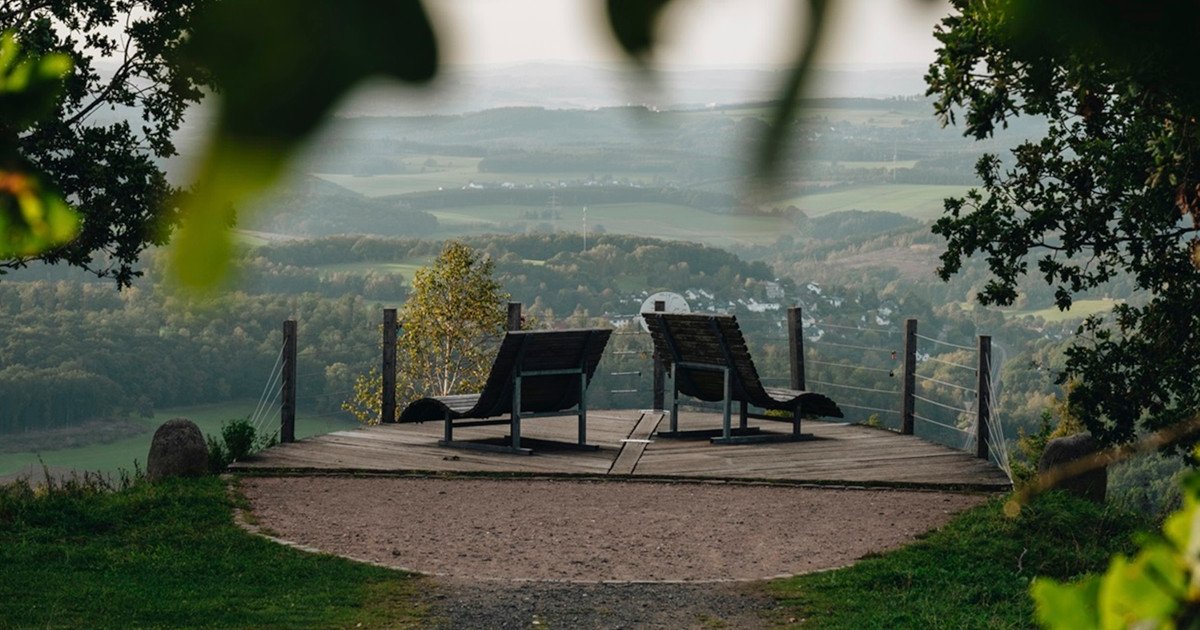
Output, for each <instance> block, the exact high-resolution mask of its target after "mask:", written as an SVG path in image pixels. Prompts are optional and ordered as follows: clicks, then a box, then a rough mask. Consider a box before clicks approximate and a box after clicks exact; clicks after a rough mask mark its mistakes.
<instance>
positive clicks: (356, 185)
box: [313, 156, 648, 197]
mask: <svg viewBox="0 0 1200 630" xmlns="http://www.w3.org/2000/svg"><path fill="white" fill-rule="evenodd" d="M436 159H438V160H441V159H443V158H442V157H440V156H438V157H437V158H436ZM447 159H448V158H447ZM455 159H457V160H473V163H470V164H468V163H465V162H464V163H461V164H458V165H455V166H451V167H447V168H441V169H437V170H429V171H426V172H424V173H395V174H387V175H366V176H360V175H345V174H340V173H313V175H314V176H316V177H319V178H321V179H323V180H325V181H327V182H331V183H334V184H337V185H338V186H341V187H343V188H348V189H350V190H353V191H354V192H356V193H359V194H361V195H363V196H365V197H385V196H388V195H401V194H405V193H414V192H425V191H430V190H438V189H440V188H462V187H463V186H466V185H467V184H469V183H471V182H475V183H477V184H494V185H500V184H503V183H505V182H508V183H511V184H517V185H522V186H523V185H525V184H539V183H542V182H557V181H559V180H566V181H571V180H586V179H588V178H589V177H592V176H595V175H600V174H601V173H597V172H595V171H588V172H582V171H580V172H574V171H568V172H561V173H481V172H479V166H478V163H479V160H480V158H455ZM603 174H604V175H611V176H613V177H615V178H619V179H630V180H635V181H642V180H646V179H648V177H647V175H646V174H645V173H641V172H633V171H630V172H617V173H612V172H607V171H606V172H604V173H603Z"/></svg>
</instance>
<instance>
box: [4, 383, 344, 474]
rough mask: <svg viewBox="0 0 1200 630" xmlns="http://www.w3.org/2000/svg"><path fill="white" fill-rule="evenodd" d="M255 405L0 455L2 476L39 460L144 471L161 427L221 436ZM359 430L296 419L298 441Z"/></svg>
mask: <svg viewBox="0 0 1200 630" xmlns="http://www.w3.org/2000/svg"><path fill="white" fill-rule="evenodd" d="M254 408H255V402H254V401H244V402H237V403H222V404H218V405H200V406H195V407H176V408H174V409H163V410H161V411H158V412H156V413H155V414H154V418H153V419H147V420H145V423H146V432H145V433H143V434H141V435H138V436H135V437H131V438H126V439H123V440H117V441H116V442H110V443H108V444H93V445H90V446H83V447H79V448H70V449H63V450H58V451H42V452H41V453H0V476H4V475H10V474H13V473H15V472H17V471H20V470H23V469H26V468H28V467H29V466H33V467H35V468H36V467H39V466H40V465H41V464H40V463H39V462H38V458H39V457H40V458H41V461H42V462H44V463H45V464H46V465H47V466H49V467H51V468H72V469H75V470H96V471H100V472H104V473H115V472H117V470H118V469H121V468H124V469H126V470H129V471H132V470H133V461H134V460H135V459H136V460H137V461H138V463H139V465H141V467H142V468H143V469H145V467H146V454H147V453H149V452H150V438H151V437H153V435H154V430H155V429H156V428H157V427H158V425H160V424H162V423H163V422H166V421H167V420H170V419H171V418H187V419H189V420H191V421H193V422H195V423H196V424H197V425H198V426H199V427H200V431H201V432H202V433H205V434H212V435H219V434H220V432H221V423H222V422H225V421H227V420H232V419H235V418H245V417H247V416H249V415H250V414H251V413H253V412H254ZM265 426H267V427H269V430H270V431H272V432H274V431H276V430H277V429H278V428H279V413H278V412H275V413H274V414H272V415H271V416H270V417H268V418H267V420H266V421H265ZM355 426H357V423H355V422H353V421H351V420H343V419H340V418H338V417H336V416H335V417H329V416H327V417H314V416H313V415H311V414H308V415H306V414H298V415H297V417H296V437H297V438H301V437H307V436H310V435H319V434H322V433H329V432H331V431H340V430H342V429H346V428H351V427H355Z"/></svg>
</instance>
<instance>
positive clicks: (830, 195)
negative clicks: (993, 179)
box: [776, 163, 972, 221]
mask: <svg viewBox="0 0 1200 630" xmlns="http://www.w3.org/2000/svg"><path fill="white" fill-rule="evenodd" d="M847 164H849V163H847ZM971 188H972V187H971V186H945V185H934V184H928V185H926V184H880V185H867V186H856V187H854V188H848V189H845V190H837V191H832V192H818V193H810V194H806V195H801V196H799V197H792V198H790V199H783V200H780V201H778V202H776V203H777V204H778V205H794V206H796V207H797V208H800V209H801V210H803V211H804V212H805V213H806V214H808V216H810V217H819V216H822V215H826V214H830V213H832V212H840V211H843V210H864V211H866V210H879V211H881V212H895V213H897V214H902V215H904V216H906V217H912V218H914V219H917V220H919V221H930V220H933V219H936V218H938V217H940V216H941V215H942V210H943V201H944V200H945V199H946V198H947V197H961V196H962V195H963V194H964V193H966V191H968V190H970V189H971Z"/></svg>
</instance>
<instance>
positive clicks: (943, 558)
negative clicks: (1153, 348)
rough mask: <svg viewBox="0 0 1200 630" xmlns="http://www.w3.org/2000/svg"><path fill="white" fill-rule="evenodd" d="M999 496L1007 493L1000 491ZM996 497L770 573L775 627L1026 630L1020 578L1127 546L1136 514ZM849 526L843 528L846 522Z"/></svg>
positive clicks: (1139, 522)
mask: <svg viewBox="0 0 1200 630" xmlns="http://www.w3.org/2000/svg"><path fill="white" fill-rule="evenodd" d="M1005 498H1007V497H1005ZM1005 498H1001V499H997V500H993V501H991V502H989V503H987V504H986V505H984V506H981V507H979V508H976V509H973V510H970V511H968V512H966V513H964V514H962V515H960V516H959V517H957V518H955V519H954V520H953V521H952V522H951V523H950V524H949V525H947V526H946V527H944V528H942V529H941V530H938V531H935V532H933V533H931V534H929V535H927V536H925V537H924V538H923V539H922V540H920V541H918V542H916V543H914V544H912V545H909V546H907V547H904V548H902V549H899V550H897V551H894V552H891V553H888V554H884V555H880V556H874V557H868V558H866V559H864V560H862V561H860V562H859V563H857V564H855V565H853V566H851V567H848V568H845V569H838V570H836V571H827V572H824V573H814V574H810V575H803V576H799V577H794V578H787V579H783V580H777V581H775V582H772V583H771V584H770V590H771V592H772V593H773V594H774V595H775V596H776V597H777V598H778V599H779V602H780V604H781V606H780V608H779V611H778V614H779V615H780V619H778V621H779V623H780V624H781V625H784V624H788V623H789V622H790V620H792V619H795V620H796V622H800V620H803V626H804V627H805V628H810V627H811V628H855V629H857V628H1028V627H1031V626H1032V625H1034V624H1033V602H1032V600H1031V599H1030V598H1029V595H1028V592H1029V582H1030V580H1031V579H1032V578H1033V577H1035V576H1048V577H1054V578H1057V579H1068V578H1073V577H1076V576H1079V575H1082V574H1084V573H1088V572H1093V571H1100V570H1103V569H1104V568H1105V567H1107V566H1108V561H1107V559H1108V558H1109V556H1110V555H1112V554H1113V553H1116V552H1130V551H1132V537H1133V534H1134V532H1135V531H1136V530H1137V529H1139V528H1140V527H1142V526H1145V525H1147V523H1145V522H1144V521H1143V519H1142V518H1141V517H1137V516H1134V515H1133V514H1131V513H1127V512H1122V511H1120V510H1118V509H1116V508H1111V507H1107V508H1106V507H1099V506H1096V505H1094V504H1091V503H1088V502H1086V501H1083V500H1080V499H1075V498H1073V497H1068V496H1066V495H1063V494H1061V493H1051V494H1048V495H1046V496H1043V497H1041V498H1039V499H1038V500H1036V501H1035V502H1034V503H1033V504H1031V505H1026V506H1025V507H1024V508H1023V509H1022V510H1021V513H1020V515H1019V516H1018V517H1016V518H1008V517H1005V516H1004V515H1003V514H1002V513H1001V506H1002V504H1003V502H1004V499H1005ZM848 526H852V525H848Z"/></svg>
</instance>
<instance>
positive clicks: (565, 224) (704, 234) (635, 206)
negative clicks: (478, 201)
mask: <svg viewBox="0 0 1200 630" xmlns="http://www.w3.org/2000/svg"><path fill="white" fill-rule="evenodd" d="M583 208H584V207H583V206H563V207H562V208H561V210H560V212H561V213H562V218H561V219H558V220H554V221H544V220H542V219H526V218H524V216H523V215H524V213H526V212H528V211H529V210H531V209H532V210H538V208H529V207H526V206H515V205H480V206H465V207H459V208H443V209H431V210H429V213H430V214H432V215H434V216H436V217H437V219H438V222H439V223H440V225H441V230H440V231H439V232H438V233H437V236H441V237H446V238H453V237H459V236H470V235H476V234H484V233H488V232H492V231H495V230H497V229H499V228H501V227H502V226H506V225H507V226H509V227H512V226H518V227H520V228H522V229H528V228H532V229H542V228H544V227H547V226H548V227H549V229H550V230H552V231H555V232H582V231H583ZM587 212H588V217H587V218H588V229H589V230H590V232H591V234H592V235H596V231H595V230H596V226H597V225H602V226H604V230H605V231H606V232H607V233H609V234H628V235H632V236H649V237H654V238H662V239H669V240H685V241H693V242H697V243H704V244H706V245H715V246H718V247H730V246H736V245H745V244H747V243H757V244H764V243H772V242H774V241H775V239H777V238H779V235H781V234H789V233H795V232H796V227H795V225H794V224H793V223H792V222H791V220H789V219H786V218H783V217H775V216H770V217H768V216H743V215H734V214H723V213H717V212H708V211H706V210H701V209H699V208H692V207H690V206H683V205H678V204H670V203H650V202H645V203H641V202H639V203H609V204H591V205H588V206H587Z"/></svg>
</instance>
